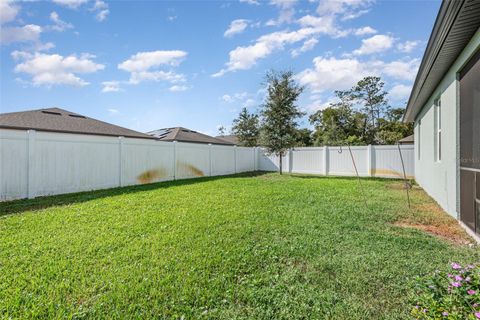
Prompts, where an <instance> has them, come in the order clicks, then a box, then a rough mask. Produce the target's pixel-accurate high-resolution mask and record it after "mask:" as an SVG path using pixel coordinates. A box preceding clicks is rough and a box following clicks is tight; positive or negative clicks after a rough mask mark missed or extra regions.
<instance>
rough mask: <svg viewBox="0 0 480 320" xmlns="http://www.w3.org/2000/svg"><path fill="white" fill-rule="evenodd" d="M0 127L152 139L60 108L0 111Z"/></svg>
mask: <svg viewBox="0 0 480 320" xmlns="http://www.w3.org/2000/svg"><path fill="white" fill-rule="evenodd" d="M0 128H4V129H19V130H30V129H31V130H38V131H50V132H65V133H77V134H92V135H102V136H115V137H119V136H123V137H129V138H142V139H153V138H152V137H151V136H149V135H146V134H144V133H141V132H137V131H134V130H130V129H127V128H123V127H119V126H116V125H114V124H110V123H107V122H103V121H100V120H96V119H92V118H89V117H86V116H83V115H81V114H78V113H74V112H70V111H67V110H64V109H60V108H47V109H38V110H29V111H22V112H11V113H2V114H0Z"/></svg>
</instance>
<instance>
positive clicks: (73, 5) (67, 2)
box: [53, 0, 110, 22]
mask: <svg viewBox="0 0 480 320" xmlns="http://www.w3.org/2000/svg"><path fill="white" fill-rule="evenodd" d="M53 2H55V3H56V4H59V5H61V6H64V7H67V8H69V9H78V8H79V7H81V6H82V5H84V4H86V3H88V2H89V0H53ZM88 10H89V11H91V12H94V13H95V19H97V21H100V22H102V21H104V20H105V19H106V18H107V16H108V14H109V13H110V11H109V10H108V4H107V3H106V2H105V1H103V0H95V2H94V4H93V6H92V7H91V8H89V9H88Z"/></svg>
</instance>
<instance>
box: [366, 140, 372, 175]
mask: <svg viewBox="0 0 480 320" xmlns="http://www.w3.org/2000/svg"><path fill="white" fill-rule="evenodd" d="M367 175H368V176H370V177H371V176H372V145H371V144H369V145H368V146H367Z"/></svg>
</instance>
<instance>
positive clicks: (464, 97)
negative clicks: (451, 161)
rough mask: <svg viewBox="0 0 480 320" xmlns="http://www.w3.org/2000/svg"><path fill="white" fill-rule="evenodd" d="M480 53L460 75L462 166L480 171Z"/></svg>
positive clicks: (479, 52)
mask: <svg viewBox="0 0 480 320" xmlns="http://www.w3.org/2000/svg"><path fill="white" fill-rule="evenodd" d="M479 58H480V51H478V52H477V53H476V55H475V56H474V57H473V58H472V59H471V60H470V62H469V63H468V64H467V65H466V66H465V68H464V69H463V70H462V71H461V73H460V166H462V167H466V168H473V169H480V59H479Z"/></svg>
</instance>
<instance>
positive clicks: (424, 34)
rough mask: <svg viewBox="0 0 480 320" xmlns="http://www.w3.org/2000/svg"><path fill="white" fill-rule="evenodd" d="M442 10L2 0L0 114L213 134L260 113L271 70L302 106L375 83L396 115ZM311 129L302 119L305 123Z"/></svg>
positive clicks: (338, 0)
mask: <svg viewBox="0 0 480 320" xmlns="http://www.w3.org/2000/svg"><path fill="white" fill-rule="evenodd" d="M439 6H440V1H368V0H321V1H284V0H283V1H281V0H274V1H260V0H258V1H256V0H239V1H229V2H220V1H178V2H168V1H112V2H107V1H100V0H96V1H89V0H55V1H53V2H43V1H29V2H8V1H5V0H0V21H1V24H2V27H1V28H2V30H1V33H0V42H1V70H0V72H1V78H0V82H1V84H0V85H1V97H0V99H1V100H0V102H1V105H0V108H1V112H13V111H21V110H28V109H38V108H44V107H61V108H64V109H67V110H70V111H74V112H77V113H81V114H84V115H87V116H90V117H93V118H97V119H101V120H104V121H107V122H111V123H115V124H118V125H122V126H125V127H128V128H132V129H135V130H139V131H149V130H153V129H158V128H162V127H172V126H184V127H187V128H191V129H194V130H198V131H201V132H205V133H208V134H216V133H217V128H218V126H219V125H224V126H226V127H227V128H228V127H229V126H230V125H231V122H232V120H233V118H235V117H236V115H237V113H238V112H239V111H240V109H241V108H242V107H243V106H246V107H248V108H249V109H250V110H251V111H255V110H257V109H258V106H259V105H260V104H261V103H262V101H263V97H264V90H263V89H262V88H263V85H262V81H263V77H264V75H265V72H266V71H267V70H269V69H272V68H273V69H278V70H284V69H289V70H292V71H293V72H294V73H295V74H296V78H297V80H298V81H299V82H300V83H301V84H302V85H304V86H305V88H306V90H305V92H304V93H303V95H302V97H301V99H300V101H299V105H300V106H301V108H302V109H304V110H305V111H307V112H308V113H312V112H314V111H315V110H318V109H321V108H324V107H325V106H326V105H328V103H329V101H331V99H332V95H333V91H334V90H336V89H347V88H349V87H350V86H351V85H352V84H353V83H355V82H356V81H358V80H359V79H360V78H362V77H364V76H367V75H379V76H381V77H382V78H383V79H384V81H385V83H386V89H388V90H389V91H390V93H391V94H390V96H389V98H390V102H391V105H393V106H403V105H404V103H405V101H406V100H407V98H408V94H409V89H410V87H411V85H412V83H413V80H414V78H415V75H416V71H417V68H418V66H419V64H420V60H421V57H422V54H423V51H424V50H425V46H426V43H427V41H428V37H429V35H430V32H431V29H432V26H433V23H434V20H435V17H436V14H437V12H438V8H439ZM302 125H303V126H308V121H307V120H306V119H304V120H303V121H302Z"/></svg>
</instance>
